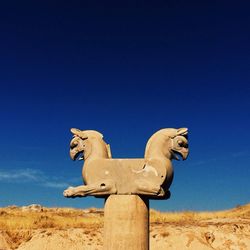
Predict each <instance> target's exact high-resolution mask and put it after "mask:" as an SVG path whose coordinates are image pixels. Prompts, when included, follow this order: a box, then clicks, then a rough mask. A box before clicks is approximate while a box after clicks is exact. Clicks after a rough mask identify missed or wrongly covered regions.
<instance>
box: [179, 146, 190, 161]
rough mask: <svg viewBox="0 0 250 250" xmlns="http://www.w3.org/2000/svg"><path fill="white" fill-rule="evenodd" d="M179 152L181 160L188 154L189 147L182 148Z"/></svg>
mask: <svg viewBox="0 0 250 250" xmlns="http://www.w3.org/2000/svg"><path fill="white" fill-rule="evenodd" d="M180 154H181V156H182V159H183V161H184V160H186V159H187V157H188V154H189V149H188V148H182V149H181V151H180Z"/></svg>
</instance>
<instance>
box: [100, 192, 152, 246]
mask: <svg viewBox="0 0 250 250" xmlns="http://www.w3.org/2000/svg"><path fill="white" fill-rule="evenodd" d="M148 236H149V213H148V200H143V199H142V198H141V197H139V196H138V195H110V196H109V197H108V198H107V200H106V202H105V206H104V249H105V250H118V249H119V250H128V249H129V250H148V249H149V237H148Z"/></svg>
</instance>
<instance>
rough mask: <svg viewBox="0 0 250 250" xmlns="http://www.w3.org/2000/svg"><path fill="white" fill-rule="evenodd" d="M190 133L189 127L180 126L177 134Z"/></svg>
mask: <svg viewBox="0 0 250 250" xmlns="http://www.w3.org/2000/svg"><path fill="white" fill-rule="evenodd" d="M187 134H188V129H187V128H179V129H178V130H177V135H187Z"/></svg>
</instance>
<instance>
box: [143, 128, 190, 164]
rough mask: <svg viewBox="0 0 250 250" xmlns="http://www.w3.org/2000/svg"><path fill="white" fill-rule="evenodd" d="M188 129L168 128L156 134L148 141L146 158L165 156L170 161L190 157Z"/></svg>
mask: <svg viewBox="0 0 250 250" xmlns="http://www.w3.org/2000/svg"><path fill="white" fill-rule="evenodd" d="M188 153H189V150H188V129H187V128H179V129H174V128H166V129H161V130H159V131H157V132H156V133H154V134H153V135H152V136H151V137H150V139H149V140H148V143H147V146H146V150H145V158H149V157H152V156H157V155H160V154H163V155H164V156H165V157H167V158H169V159H170V160H172V159H175V160H180V157H181V158H182V159H183V160H185V159H186V158H187V156H188Z"/></svg>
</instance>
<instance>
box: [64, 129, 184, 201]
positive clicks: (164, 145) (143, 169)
mask: <svg viewBox="0 0 250 250" xmlns="http://www.w3.org/2000/svg"><path fill="white" fill-rule="evenodd" d="M71 132H72V133H73V139H72V140H71V143H70V156H71V158H72V159H73V160H76V159H80V160H81V159H84V165H83V170H82V176H83V181H84V183H85V185H82V186H78V187H71V188H68V189H67V190H65V191H64V196H66V197H82V196H86V195H94V196H106V195H110V194H139V195H146V196H151V198H156V199H157V198H158V199H165V198H168V197H169V190H168V189H169V187H170V185H171V183H172V179H173V168H172V163H171V160H172V159H176V160H178V159H179V156H181V157H182V158H183V160H185V159H186V158H187V156H188V141H187V133H188V131H187V129H186V128H180V129H162V130H159V131H158V132H156V133H155V134H153V135H152V136H151V138H150V139H149V140H148V143H147V145H146V149H145V157H144V159H113V158H112V157H111V152H110V147H109V145H108V144H106V143H105V141H104V140H103V136H102V134H100V133H99V132H97V131H94V130H85V131H81V130H78V129H71Z"/></svg>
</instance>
